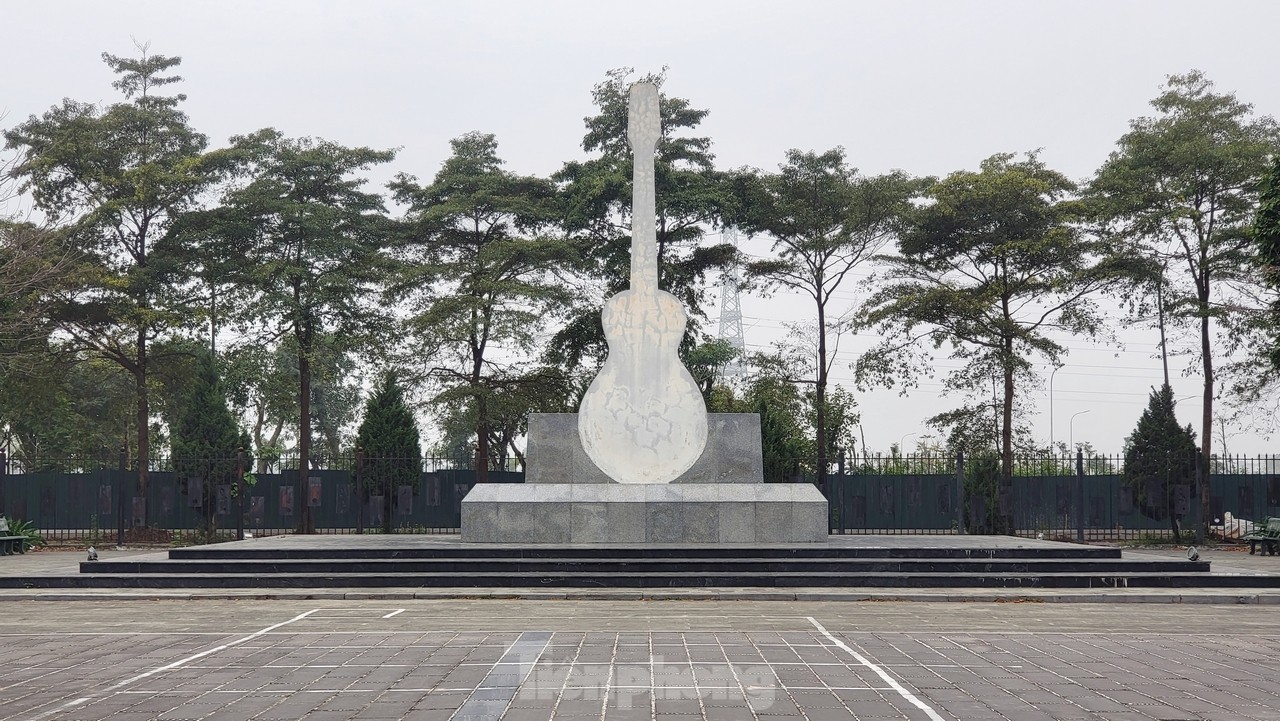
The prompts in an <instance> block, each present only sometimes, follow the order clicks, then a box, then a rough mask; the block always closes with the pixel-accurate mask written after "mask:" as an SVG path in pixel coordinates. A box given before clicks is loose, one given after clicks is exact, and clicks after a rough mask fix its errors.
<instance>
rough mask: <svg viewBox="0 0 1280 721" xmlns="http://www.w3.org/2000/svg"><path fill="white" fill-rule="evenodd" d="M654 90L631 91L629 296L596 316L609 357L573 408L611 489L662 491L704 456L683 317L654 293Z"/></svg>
mask: <svg viewBox="0 0 1280 721" xmlns="http://www.w3.org/2000/svg"><path fill="white" fill-rule="evenodd" d="M661 133H662V129H661V119H660V115H659V112H658V88H657V86H655V85H653V84H652V83H636V84H634V85H632V86H631V94H630V103H629V106H628V110H627V140H628V141H630V143H631V150H632V153H633V154H634V158H635V169H634V173H633V176H632V185H633V189H632V193H633V195H632V219H631V288H630V289H629V290H624V291H622V292H621V293H618V294H617V295H615V296H613V297H612V298H610V299H609V300H608V301H607V302H606V303H605V306H604V312H603V313H601V321H602V323H603V325H604V333H605V338H606V340H607V341H608V343H609V357H608V359H607V360H606V361H605V364H604V367H603V368H601V369H600V373H599V375H597V376H596V378H595V380H594V381H592V383H591V387H590V388H588V389H587V393H586V395H585V396H583V398H582V405H581V406H579V408H578V436H579V437H580V438H581V439H582V447H583V449H584V450H585V451H586V453H587V456H588V457H590V458H591V460H592V461H594V462H595V464H596V465H597V466H599V467H600V470H602V471H604V472H605V474H606V475H608V476H609V477H610V478H612V479H613V480H615V481H618V482H619V483H670V482H671V481H673V480H675V479H676V478H677V477H679V476H680V474H682V473H684V472H685V471H686V470H688V469H689V468H690V467H691V466H692V465H693V464H694V462H695V461H697V460H698V457H699V456H701V455H702V450H703V447H704V446H705V445H706V443H707V407H706V404H704V403H703V402H702V394H701V393H700V392H699V390H698V385H697V384H696V383H694V380H693V376H691V375H689V371H688V369H686V368H685V367H684V364H683V363H681V362H680V357H679V355H678V354H677V348H678V347H679V345H680V339H681V338H682V337H683V336H684V330H685V324H686V323H687V321H688V317H687V316H686V315H685V312H684V308H683V307H681V305H680V301H679V300H678V299H676V297H675V296H673V295H671V294H670V293H667V292H666V291H663V290H659V289H658V249H657V246H658V243H657V233H656V228H655V223H654V215H655V200H654V175H653V156H654V150H655V149H656V147H657V144H658V139H659V138H660V137H661Z"/></svg>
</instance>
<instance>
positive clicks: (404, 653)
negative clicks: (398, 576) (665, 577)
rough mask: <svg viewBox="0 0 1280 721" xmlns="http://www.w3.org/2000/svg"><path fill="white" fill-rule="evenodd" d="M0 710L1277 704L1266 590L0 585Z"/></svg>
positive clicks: (273, 715) (1102, 708) (946, 714)
mask: <svg viewBox="0 0 1280 721" xmlns="http://www.w3.org/2000/svg"><path fill="white" fill-rule="evenodd" d="M4 609H5V613H4V614H2V615H0V669H2V670H3V672H2V673H0V719H3V720H4V721H9V720H15V721H36V720H43V719H67V720H71V719H84V720H89V719H95V720H96V719H112V720H113V721H144V720H150V719H174V720H177V719H225V720H227V721H248V720H249V719H261V720H263V721H272V720H280V721H288V720H297V719H309V720H325V721H327V720H337V719H386V720H390V719H420V720H422V721H434V720H437V719H438V720H440V721H446V720H454V721H464V720H472V719H474V720H478V719H506V720H508V721H535V720H542V721H548V720H552V719H565V720H570V719H572V720H575V721H587V720H588V719H606V720H608V719H650V720H670V721H677V720H678V721H693V720H694V719H710V720H712V721H717V720H724V721H735V720H739V719H741V720H758V721H774V720H779V721H780V720H781V719H807V720H808V721H831V720H836V719H918V720H920V721H935V720H937V719H1010V720H1012V721H1038V720H1049V719H1063V720H1074V719H1080V720H1085V719H1104V720H1107V721H1150V720H1156V719H1158V720H1165V721H1168V720H1175V719H1176V720H1182V719H1213V720H1214V721H1228V720H1232V719H1249V720H1252V719H1280V652H1278V651H1280V613H1277V612H1276V609H1275V607H1274V606H1268V605H1257V604H1253V605H1212V604H1162V605H1153V604H1132V603H1130V604H1079V603H1075V604H1065V603H1028V602H1021V603H901V602H862V603H856V602H820V601H813V602H803V601H792V602H751V601H732V602H716V601H590V600H551V601H533V600H496V599H476V600H467V599H441V600H412V599H411V600H407V601H395V602H387V601H386V600H382V599H368V600H362V601H357V600H305V601H304V600H298V601H291V600H253V599H248V598H246V599H241V600H215V599H201V600H157V601H143V600H134V601H111V600H98V601H92V602H50V601H8V602H5V603H4Z"/></svg>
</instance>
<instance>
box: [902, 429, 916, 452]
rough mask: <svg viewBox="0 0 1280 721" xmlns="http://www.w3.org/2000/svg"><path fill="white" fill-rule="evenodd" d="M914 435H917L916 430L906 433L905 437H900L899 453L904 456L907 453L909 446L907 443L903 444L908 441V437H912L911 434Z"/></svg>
mask: <svg viewBox="0 0 1280 721" xmlns="http://www.w3.org/2000/svg"><path fill="white" fill-rule="evenodd" d="M914 435H916V434H915V433H914V432H912V433H908V434H906V435H904V436H903V437H901V438H899V439H898V453H900V454H902V455H903V456H905V455H907V447H906V446H905V445H903V444H905V443H906V442H907V439H908V438H910V437H911V436H914Z"/></svg>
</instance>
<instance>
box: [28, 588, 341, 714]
mask: <svg viewBox="0 0 1280 721" xmlns="http://www.w3.org/2000/svg"><path fill="white" fill-rule="evenodd" d="M319 610H320V609H318V608H313V609H311V610H310V611H307V612H305V613H300V614H298V615H297V616H294V617H293V618H291V619H289V620H288V621H281V622H280V623H276V624H272V625H270V626H267V627H266V628H263V629H260V630H258V631H254V632H253V633H251V634H249V635H248V636H242V637H240V638H237V639H235V640H234V641H228V642H227V643H224V644H222V645H220V646H215V647H213V648H210V649H206V650H204V651H201V652H200V653H193V654H191V655H190V656H187V657H186V658H181V659H178V660H177V661H174V662H172V663H167V664H165V665H163V666H158V667H156V668H153V669H151V670H150V671H144V672H142V673H140V674H138V675H136V676H131V677H129V678H126V679H125V680H123V681H119V682H116V683H114V684H112V685H111V686H108V687H107V688H105V689H103V690H102V691H99V692H97V693H91V694H89V695H87V696H82V697H80V698H77V699H72V700H70V701H68V702H66V703H64V704H62V705H61V706H58V707H56V708H53V709H50V710H48V711H45V712H44V713H41V714H39V715H36V716H32V717H31V719H30V721H42V719H46V718H48V717H50V716H52V715H54V714H56V713H58V712H59V711H65V710H67V709H69V708H75V707H76V706H80V705H82V704H86V703H88V702H90V701H93V700H94V699H97V698H100V697H102V696H106V695H108V694H111V693H115V692H116V691H117V690H119V689H121V688H123V687H125V686H128V685H129V684H132V683H137V682H138V681H141V680H143V679H145V678H150V677H152V676H155V675H156V674H159V673H164V672H165V671H172V670H173V669H175V668H180V667H182V666H185V665H187V664H189V663H191V662H192V661H198V660H200V659H202V658H204V657H205V656H209V655H212V654H215V653H217V652H219V651H225V650H226V649H228V648H231V647H232V646H239V645H240V644H242V643H247V642H249V641H252V640H254V639H256V638H258V637H260V636H265V635H267V634H268V633H271V632H272V631H274V630H276V629H278V628H281V627H283V626H288V625H289V624H291V623H294V622H295V621H301V620H302V619H304V618H306V617H308V616H310V615H311V614H313V613H316V612H317V611H319Z"/></svg>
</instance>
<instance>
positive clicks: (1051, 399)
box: [1049, 366, 1062, 453]
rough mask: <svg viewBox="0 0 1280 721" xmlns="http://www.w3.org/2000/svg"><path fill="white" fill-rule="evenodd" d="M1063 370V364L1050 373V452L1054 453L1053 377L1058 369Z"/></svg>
mask: <svg viewBox="0 0 1280 721" xmlns="http://www.w3.org/2000/svg"><path fill="white" fill-rule="evenodd" d="M1059 370H1062V366H1055V367H1054V369H1053V372H1052V373H1050V374H1049V452H1050V453H1053V452H1054V448H1053V440H1054V438H1053V377H1054V376H1056V375H1058V371H1059Z"/></svg>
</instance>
